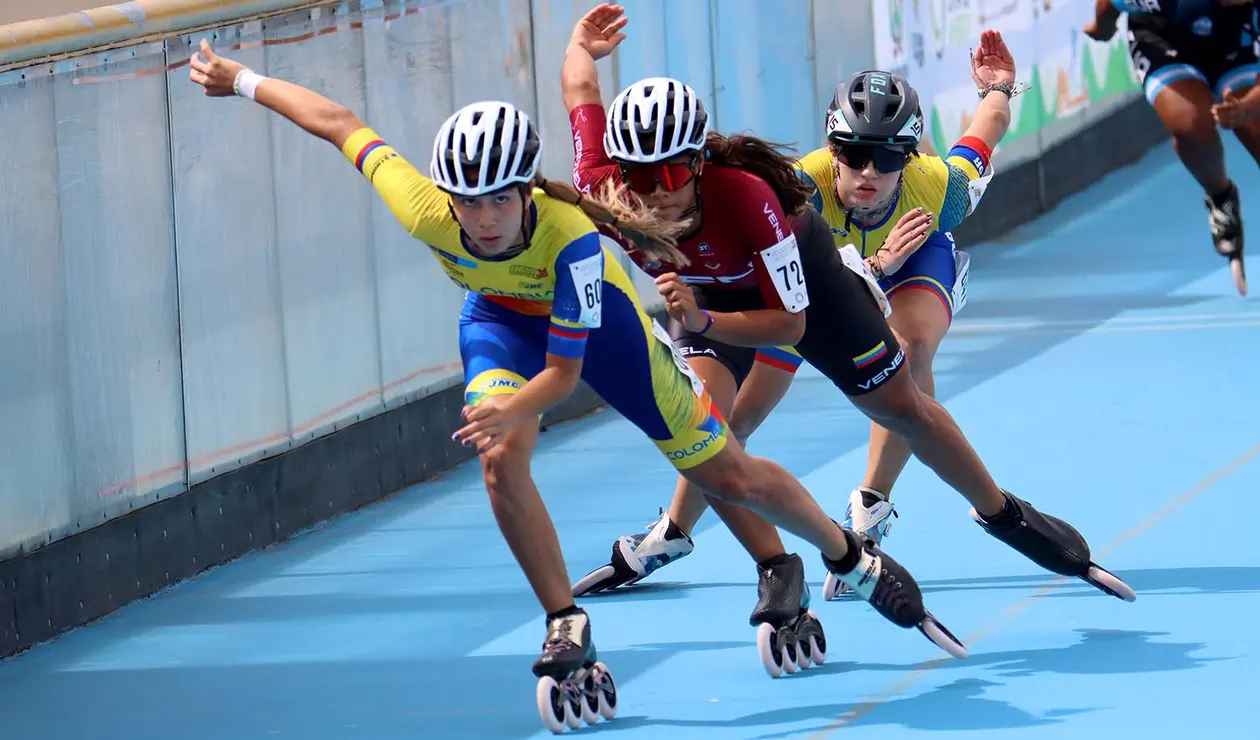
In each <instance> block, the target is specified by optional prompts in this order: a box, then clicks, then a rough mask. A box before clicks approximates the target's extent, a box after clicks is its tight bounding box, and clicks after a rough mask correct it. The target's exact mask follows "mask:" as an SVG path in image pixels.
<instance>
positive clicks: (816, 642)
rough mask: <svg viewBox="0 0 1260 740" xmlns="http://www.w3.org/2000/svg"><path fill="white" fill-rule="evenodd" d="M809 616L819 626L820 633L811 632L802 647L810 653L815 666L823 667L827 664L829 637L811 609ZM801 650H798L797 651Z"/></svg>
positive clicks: (810, 658)
mask: <svg viewBox="0 0 1260 740" xmlns="http://www.w3.org/2000/svg"><path fill="white" fill-rule="evenodd" d="M808 614H809V617H810V619H812V620H814V622H815V623H816V624H817V625H818V632H816V633H815V632H811V633H810V634H809V637H808V638H806V640H805V642H804V644H803V646H802V647H804V649H805V651H806V652H807V653H808V655H809V660H810V662H812V663H813V664H814V665H822V664H823V663H826V662H827V636H826V635H825V634H824V633H823V629H822V621H821V620H819V619H818V615H817V614H815V613H814V610H813V609H810V610H809V612H808ZM800 649H801V648H797V650H800Z"/></svg>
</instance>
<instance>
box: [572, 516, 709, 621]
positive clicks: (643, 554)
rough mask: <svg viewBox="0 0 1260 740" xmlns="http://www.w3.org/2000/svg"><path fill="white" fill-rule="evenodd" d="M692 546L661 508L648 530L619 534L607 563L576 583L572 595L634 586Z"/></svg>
mask: <svg viewBox="0 0 1260 740" xmlns="http://www.w3.org/2000/svg"><path fill="white" fill-rule="evenodd" d="M693 549H695V545H694V544H693V543H692V541H691V538H690V537H688V536H687V535H685V534H683V533H682V530H680V529H679V528H678V527H676V526H675V525H674V523H673V522H671V521H670V520H669V515H668V514H666V513H665V510H664V509H661V518H660V519H659V520H657V521H656V522H653V523H652V524H649V525H648V531H646V532H643V533H639V534H630V535H623V536H621V537H618V538H617V541H616V542H614V543H613V547H612V557H611V558H610V559H609V562H608V565H601V566H600V567H598V568H596V569H595V570H593V571H591V572H590V573H587V574H586V575H585V576H582V578H581V579H579V580H578V582H577V583H575V584H573V598H575V599H576V598H578V597H580V596H586V595H588V594H593V593H598V592H600V591H611V590H613V589H615V588H620V587H621V586H632V585H634V584H636V583H638V582H639V581H641V580H643V579H644V578H647V577H648V576H650V575H652V573H654V572H656V571H657V570H659V569H660V568H662V567H664V566H665V565H667V564H669V563H672V562H673V561H675V560H679V559H681V558H684V557H686V556H687V555H690V554H691V551H692V550H693Z"/></svg>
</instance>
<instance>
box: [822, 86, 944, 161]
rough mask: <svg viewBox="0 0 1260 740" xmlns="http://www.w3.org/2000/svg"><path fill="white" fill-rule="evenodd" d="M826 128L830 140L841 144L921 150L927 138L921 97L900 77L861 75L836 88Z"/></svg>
mask: <svg viewBox="0 0 1260 740" xmlns="http://www.w3.org/2000/svg"><path fill="white" fill-rule="evenodd" d="M826 126H827V140H828V141H831V142H835V143H837V144H885V145H893V146H897V145H901V146H909V147H917V146H918V145H919V141H920V140H921V139H922V138H923V110H922V109H921V108H920V107H919V94H918V93H917V92H915V90H914V88H913V87H910V83H909V82H907V81H906V78H904V77H902V76H900V75H895V74H892V73H891V72H884V71H881V70H867V71H865V72H858V73H857V74H855V75H853V76H852V77H850V78H849V79H848V80H846V81H844V82H841V83H840V84H839V85H836V94H835V97H833V98H832V99H831V105H829V106H827V122H826Z"/></svg>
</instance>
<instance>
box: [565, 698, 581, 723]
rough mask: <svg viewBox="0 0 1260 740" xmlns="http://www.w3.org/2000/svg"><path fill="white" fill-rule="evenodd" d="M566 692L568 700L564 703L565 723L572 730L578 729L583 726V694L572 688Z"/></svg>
mask: <svg viewBox="0 0 1260 740" xmlns="http://www.w3.org/2000/svg"><path fill="white" fill-rule="evenodd" d="M566 693H567V694H568V701H566V702H565V703H564V723H565V724H566V725H568V726H569V729H570V730H576V729H577V728H579V727H581V726H582V694H581V692H578V691H572V690H570V691H568V692H566Z"/></svg>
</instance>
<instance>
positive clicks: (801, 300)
mask: <svg viewBox="0 0 1260 740" xmlns="http://www.w3.org/2000/svg"><path fill="white" fill-rule="evenodd" d="M761 259H762V260H763V261H764V262H765V263H766V272H768V273H769V274H770V278H771V279H772V280H773V282H774V288H775V290H776V291H778V293H779V300H780V301H782V302H783V307H784V308H786V309H787V310H788V313H800V312H801V311H804V310H805V309H806V308H808V307H809V291H808V290H806V288H805V270H804V269H803V268H802V267H801V250H800V249H798V248H797V246H796V235H795V234H792V235H791V236H789V237H788V238H786V239H784V240H783V241H781V242H779V243H778V244H776V245H774V246H773V247H769V248H767V249H763V250H761Z"/></svg>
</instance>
